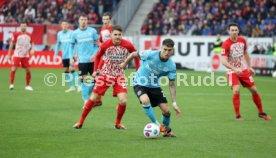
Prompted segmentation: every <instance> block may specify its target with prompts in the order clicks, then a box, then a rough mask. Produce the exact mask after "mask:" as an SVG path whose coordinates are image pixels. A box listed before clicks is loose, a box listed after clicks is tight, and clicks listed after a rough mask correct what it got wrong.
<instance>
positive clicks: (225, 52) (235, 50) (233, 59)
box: [221, 36, 248, 73]
mask: <svg viewBox="0 0 276 158" xmlns="http://www.w3.org/2000/svg"><path fill="white" fill-rule="evenodd" d="M245 51H246V41H245V39H244V38H243V37H240V36H239V37H238V38H237V41H236V42H233V41H232V40H231V39H230V38H228V39H227V40H225V41H224V42H223V44H222V54H221V55H222V56H227V57H228V62H229V63H230V64H231V65H232V66H234V67H235V68H240V69H241V70H245V69H247V68H248V65H247V63H246V61H245V59H244V52H245ZM226 69H227V68H226ZM227 72H228V73H232V72H233V71H232V70H231V69H227Z"/></svg>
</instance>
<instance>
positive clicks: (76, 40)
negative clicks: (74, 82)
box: [72, 15, 99, 103]
mask: <svg viewBox="0 0 276 158" xmlns="http://www.w3.org/2000/svg"><path fill="white" fill-rule="evenodd" d="M87 20H88V19H87V16H86V15H81V16H80V17H79V21H78V22H79V28H78V29H76V30H75V31H74V32H73V40H72V45H73V48H74V47H76V50H75V51H76V53H77V56H78V61H79V76H80V79H81V85H82V86H81V89H82V97H83V100H84V103H86V101H87V100H88V97H89V96H90V94H91V92H92V88H93V85H94V83H93V81H92V80H91V75H92V74H93V68H94V56H95V54H96V51H95V49H96V48H95V43H96V42H97V41H98V38H99V37H98V34H97V31H96V30H95V29H94V28H92V27H88V26H87ZM88 73H89V75H90V76H88ZM89 77H90V78H89Z"/></svg>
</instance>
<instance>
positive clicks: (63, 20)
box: [60, 19, 69, 23]
mask: <svg viewBox="0 0 276 158" xmlns="http://www.w3.org/2000/svg"><path fill="white" fill-rule="evenodd" d="M63 22H67V23H69V22H68V20H67V19H61V20H60V23H63Z"/></svg>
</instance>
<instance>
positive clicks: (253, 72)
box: [249, 67, 256, 76]
mask: <svg viewBox="0 0 276 158" xmlns="http://www.w3.org/2000/svg"><path fill="white" fill-rule="evenodd" d="M249 73H250V75H252V76H255V74H256V72H255V70H254V69H253V68H252V67H250V68H249Z"/></svg>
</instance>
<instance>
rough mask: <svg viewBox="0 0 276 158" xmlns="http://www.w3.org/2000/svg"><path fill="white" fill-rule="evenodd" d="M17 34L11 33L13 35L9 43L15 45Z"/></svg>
mask: <svg viewBox="0 0 276 158" xmlns="http://www.w3.org/2000/svg"><path fill="white" fill-rule="evenodd" d="M17 35H18V34H17V33H16V32H15V33H13V35H12V38H11V42H12V43H16V41H17Z"/></svg>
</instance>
